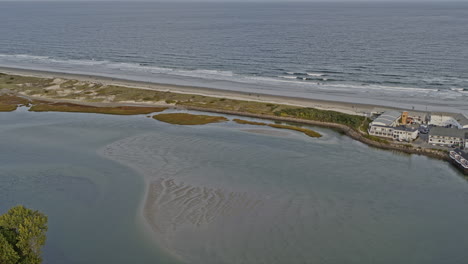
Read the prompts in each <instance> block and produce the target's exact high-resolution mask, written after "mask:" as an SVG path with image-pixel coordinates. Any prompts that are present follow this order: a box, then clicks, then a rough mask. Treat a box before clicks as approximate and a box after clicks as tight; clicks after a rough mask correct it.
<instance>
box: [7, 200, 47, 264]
mask: <svg viewBox="0 0 468 264" xmlns="http://www.w3.org/2000/svg"><path fill="white" fill-rule="evenodd" d="M46 232H47V216H45V215H44V214H42V213H41V212H39V211H34V210H31V209H27V208H25V207H24V206H21V205H20V206H16V207H13V208H11V209H10V210H8V212H7V213H6V214H4V215H1V216H0V263H2V264H3V263H8V264H9V263H12V264H16V263H18V264H39V263H41V262H42V258H41V248H42V246H44V245H45V241H46Z"/></svg>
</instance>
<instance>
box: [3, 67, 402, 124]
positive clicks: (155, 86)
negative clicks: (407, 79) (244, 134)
mask: <svg viewBox="0 0 468 264" xmlns="http://www.w3.org/2000/svg"><path fill="white" fill-rule="evenodd" d="M0 72H1V73H5V74H10V75H20V76H28V77H39V78H62V79H73V80H78V81H87V82H94V83H101V84H104V85H117V86H125V87H128V88H135V89H144V90H154V91H160V92H171V93H177V94H193V95H201V96H209V97H215V98H227V99H234V100H244V101H251V102H262V103H274V104H282V105H290V106H299V107H311V108H316V109H321V110H329V111H337V112H342V113H346V114H352V115H368V114H370V113H371V112H372V111H373V110H378V111H383V110H386V109H400V110H409V109H404V108H398V107H387V106H381V105H374V104H363V103H352V102H342V101H331V100H321V99H309V98H298V97H288V96H281V95H271V94H261V93H254V92H253V93H248V92H243V91H232V90H225V89H213V88H207V87H198V86H183V85H172V84H161V83H152V82H143V81H133V80H126V79H118V78H111V77H105V76H98V75H84V74H75V73H62V72H53V71H42V70H29V69H19V68H7V67H0Z"/></svg>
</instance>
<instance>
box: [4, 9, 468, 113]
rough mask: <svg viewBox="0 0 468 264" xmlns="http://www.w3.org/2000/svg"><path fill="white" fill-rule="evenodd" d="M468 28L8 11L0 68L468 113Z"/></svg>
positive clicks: (388, 21)
mask: <svg viewBox="0 0 468 264" xmlns="http://www.w3.org/2000/svg"><path fill="white" fill-rule="evenodd" d="M323 2H325V1H323ZM467 24H468V4H467V3H463V2H458V3H457V2H454V3H451V2H447V1H444V2H440V3H437V2H435V3H404V2H399V3H375V2H374V3H372V1H369V2H367V3H363V2H361V3H359V2H358V3H353V2H348V3H245V2H244V3H150V2H149V3H148V2H146V3H145V2H133V1H128V2H118V3H105V2H104V3H103V2H92V1H89V2H81V3H80V2H68V3H67V2H65V3H64V2H63V1H62V2H60V1H56V2H39V3H38V2H15V1H11V2H2V3H1V4H0V36H1V38H0V66H6V67H18V68H26V69H38V70H49V71H60V72H69V73H81V74H92V75H102V76H108V77H114V78H124V79H131V80H139V81H148V82H156V83H169V84H181V85H190V86H201V87H210V88H217V89H228V90H236V91H246V92H258V93H267V94H276V95H287V96H294V97H303V98H316V99H329V100H337V101H350V102H355V103H373V104H377V105H387V106H400V107H407V108H411V107H412V106H415V107H416V108H418V109H420V110H425V109H426V107H428V109H429V110H450V111H456V112H463V111H464V112H468V103H467V101H468V66H467V65H468V46H467V45H466V43H468V28H467V26H466V25H467ZM382 98H385V100H382Z"/></svg>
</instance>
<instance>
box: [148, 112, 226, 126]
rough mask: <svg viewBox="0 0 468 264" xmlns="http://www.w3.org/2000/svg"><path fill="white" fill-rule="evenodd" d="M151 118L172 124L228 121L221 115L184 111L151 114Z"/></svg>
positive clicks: (201, 123) (202, 123)
mask: <svg viewBox="0 0 468 264" xmlns="http://www.w3.org/2000/svg"><path fill="white" fill-rule="evenodd" d="M153 118H154V119H156V120H158V121H161V122H165V123H169V124H174V125H205V124H210V123H220V122H226V121H228V119H227V118H225V117H223V116H209V115H192V114H186V113H171V114H159V115H155V116H153Z"/></svg>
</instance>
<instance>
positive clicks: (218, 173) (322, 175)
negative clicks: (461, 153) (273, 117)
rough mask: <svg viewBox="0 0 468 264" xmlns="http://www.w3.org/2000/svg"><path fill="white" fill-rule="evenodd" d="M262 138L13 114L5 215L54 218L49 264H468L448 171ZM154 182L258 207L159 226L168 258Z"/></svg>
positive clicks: (1, 145)
mask: <svg viewBox="0 0 468 264" xmlns="http://www.w3.org/2000/svg"><path fill="white" fill-rule="evenodd" d="M252 128H253V127H248V126H242V125H238V124H234V123H232V122H229V123H224V124H214V125H207V126H196V127H183V126H174V125H169V124H164V123H160V122H157V121H155V120H153V119H148V118H146V117H145V116H133V117H125V116H107V115H93V114H74V113H30V112H26V111H24V110H20V111H16V112H13V113H0V149H1V152H0V201H1V202H0V210H1V211H5V210H7V208H9V207H11V206H14V205H16V204H25V205H26V206H28V207H32V208H36V209H39V210H41V211H43V212H45V213H46V214H47V215H48V216H49V222H50V230H49V233H48V241H47V246H46V248H45V254H44V255H45V260H46V263H177V261H175V260H174V259H173V258H171V257H170V256H169V255H170V254H168V253H165V252H169V251H170V252H177V254H178V255H179V256H181V257H182V259H183V260H184V261H185V262H187V263H425V264H426V263H454V264H456V263H457V264H458V263H464V261H465V260H466V258H467V257H468V253H467V251H466V248H467V247H468V230H467V229H466V228H465V226H466V223H467V222H468V210H467V209H468V206H467V204H468V184H467V182H466V180H465V179H464V178H463V177H462V176H461V175H460V174H459V173H458V172H457V171H455V170H454V169H452V168H451V167H450V165H449V164H447V163H443V162H440V161H436V160H432V159H429V158H426V157H419V156H407V155H401V154H396V153H392V152H388V151H381V150H376V149H372V148H369V147H367V146H365V145H363V144H361V143H359V142H356V141H353V140H351V139H349V138H347V137H344V136H341V135H338V134H337V133H335V132H332V131H330V130H327V129H320V128H318V129H317V130H319V131H320V132H321V133H323V134H324V137H323V138H320V139H312V138H309V137H306V136H303V135H302V134H299V133H295V132H286V131H281V133H278V132H279V131H278V130H274V129H269V128H267V129H266V130H264V129H263V128H262V129H261V130H250V129H252ZM247 129H249V130H247ZM143 177H147V178H150V179H155V180H157V179H159V178H162V177H164V178H165V179H172V180H173V181H174V182H175V183H176V184H181V183H182V182H183V183H184V184H186V185H187V186H195V187H198V188H201V189H204V190H207V191H209V190H215V189H216V190H219V193H221V194H223V193H227V194H230V195H231V196H229V195H228V196H226V197H241V198H242V197H243V198H242V199H244V200H249V199H250V200H251V201H259V202H258V206H256V207H250V208H255V210H249V209H246V208H244V207H235V206H233V207H232V208H234V209H229V210H227V212H228V213H226V214H222V213H219V214H218V215H216V216H215V218H214V220H213V221H208V222H201V224H199V225H188V224H186V223H185V222H184V219H181V218H180V219H179V218H178V222H177V221H175V222H172V224H170V225H167V226H166V225H165V224H164V223H160V224H161V225H160V226H161V227H163V228H167V229H166V230H163V231H164V232H163V233H164V237H163V238H164V239H165V242H166V245H167V247H166V248H165V249H162V248H161V247H159V246H158V245H157V244H156V243H155V241H154V237H151V236H150V235H151V234H150V232H148V231H147V230H145V229H144V225H142V224H141V218H140V217H138V212H139V211H138V209H139V206H140V203H141V202H142V199H143V194H144V190H145V185H144V182H143ZM236 195H237V196H236ZM192 202H193V201H192ZM187 204H188V203H187ZM233 204H234V205H235V203H233ZM195 205H196V204H195ZM178 210H180V205H178V204H174V206H173V207H165V208H164V209H163V210H162V213H163V215H165V216H168V217H169V216H171V215H173V214H174V212H178ZM159 219H161V220H167V218H164V216H163V217H161V218H159ZM161 239H162V238H161ZM155 240H158V238H156V239H155Z"/></svg>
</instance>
